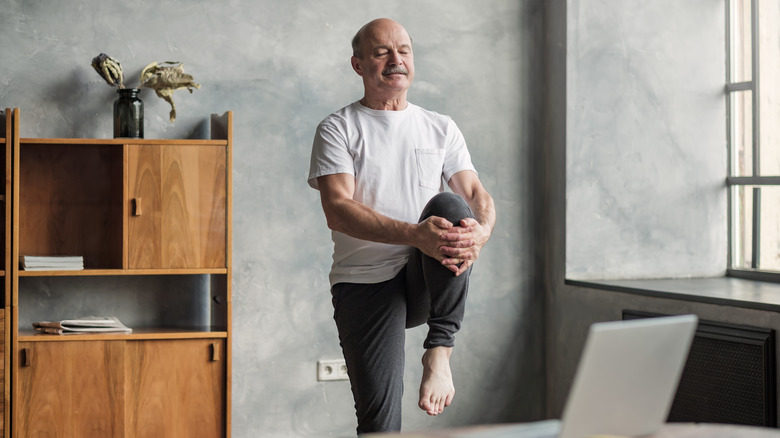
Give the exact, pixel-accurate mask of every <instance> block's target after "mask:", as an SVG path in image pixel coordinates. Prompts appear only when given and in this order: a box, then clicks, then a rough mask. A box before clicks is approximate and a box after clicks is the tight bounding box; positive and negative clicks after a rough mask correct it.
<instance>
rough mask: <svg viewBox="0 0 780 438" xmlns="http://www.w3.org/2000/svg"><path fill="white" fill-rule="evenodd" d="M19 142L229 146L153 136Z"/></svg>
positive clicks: (220, 142) (23, 141)
mask: <svg viewBox="0 0 780 438" xmlns="http://www.w3.org/2000/svg"><path fill="white" fill-rule="evenodd" d="M19 143H20V144H21V145H22V146H24V145H25V144H51V145H63V144H69V145H107V146H110V145H114V146H123V145H126V144H129V145H165V144H173V145H185V146H186V145H192V146H198V145H211V146H227V140H207V139H185V140H171V139H159V138H158V139H153V138H149V139H146V138H21V139H19Z"/></svg>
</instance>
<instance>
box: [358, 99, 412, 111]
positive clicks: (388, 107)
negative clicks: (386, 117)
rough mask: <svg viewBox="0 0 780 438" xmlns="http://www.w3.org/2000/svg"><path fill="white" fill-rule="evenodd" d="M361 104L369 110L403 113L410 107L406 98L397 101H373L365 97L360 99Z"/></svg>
mask: <svg viewBox="0 0 780 438" xmlns="http://www.w3.org/2000/svg"><path fill="white" fill-rule="evenodd" d="M360 103H361V104H362V105H363V106H365V107H367V108H371V109H372V110H378V111H403V110H405V109H406V107H407V106H408V105H409V103H408V102H407V101H406V98H405V97H400V98H397V99H381V98H380V99H372V98H369V97H363V98H362V99H360Z"/></svg>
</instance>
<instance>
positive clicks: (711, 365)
mask: <svg viewBox="0 0 780 438" xmlns="http://www.w3.org/2000/svg"><path fill="white" fill-rule="evenodd" d="M654 316H662V315H660V314H655V313H648V312H641V311H633V310H625V311H623V319H636V318H648V317H654ZM668 421H670V422H695V423H727V424H742V425H752V426H767V427H777V397H776V383H775V334H774V330H772V329H766V328H760V327H750V326H743V325H733V324H725V323H720V322H713V321H702V320H700V321H699V326H698V327H697V329H696V334H695V335H694V338H693V343H692V344H691V351H690V353H689V355H688V361H687V362H686V364H685V368H684V369H683V373H682V377H681V378H680V385H679V387H678V388H677V394H676V395H675V398H674V402H673V403H672V408H671V410H670V412H669V419H668Z"/></svg>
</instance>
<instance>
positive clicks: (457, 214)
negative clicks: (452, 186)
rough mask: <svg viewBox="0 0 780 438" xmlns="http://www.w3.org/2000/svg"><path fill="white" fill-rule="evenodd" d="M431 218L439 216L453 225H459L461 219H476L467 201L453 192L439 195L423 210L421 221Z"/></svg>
mask: <svg viewBox="0 0 780 438" xmlns="http://www.w3.org/2000/svg"><path fill="white" fill-rule="evenodd" d="M429 216H439V217H443V218H445V219H447V220H448V221H450V222H452V223H458V222H460V221H461V219H464V218H467V217H474V213H472V211H471V208H469V205H468V204H467V203H466V200H465V199H463V198H462V197H460V195H457V194H455V193H452V192H441V193H437V194H436V195H435V196H434V197H433V198H431V200H430V201H428V204H427V205H426V206H425V209H423V214H422V216H421V217H420V220H421V221H422V220H423V219H425V218H427V217H429Z"/></svg>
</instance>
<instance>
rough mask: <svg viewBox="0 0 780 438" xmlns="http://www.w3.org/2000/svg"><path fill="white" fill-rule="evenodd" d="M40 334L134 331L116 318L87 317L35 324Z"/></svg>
mask: <svg viewBox="0 0 780 438" xmlns="http://www.w3.org/2000/svg"><path fill="white" fill-rule="evenodd" d="M33 327H35V330H37V331H38V333H48V334H55V335H67V334H75V333H110V332H120V333H132V331H133V330H132V329H131V328H130V327H127V326H126V325H124V324H122V323H121V322H119V319H118V318H117V317H115V316H85V317H83V318H79V319H64V320H61V321H41V322H34V323H33Z"/></svg>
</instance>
